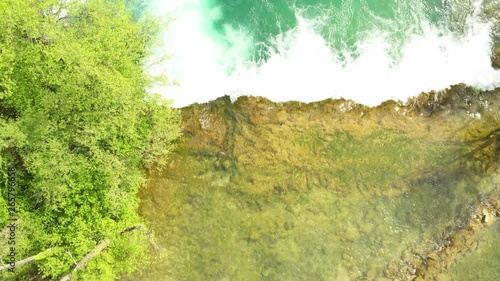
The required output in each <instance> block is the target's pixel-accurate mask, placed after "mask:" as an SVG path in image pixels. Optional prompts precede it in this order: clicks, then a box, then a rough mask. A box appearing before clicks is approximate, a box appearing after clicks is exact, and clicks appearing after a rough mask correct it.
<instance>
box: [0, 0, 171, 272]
mask: <svg viewBox="0 0 500 281" xmlns="http://www.w3.org/2000/svg"><path fill="white" fill-rule="evenodd" d="M0 11H1V13H2V17H0V168H1V174H0V176H1V179H2V185H3V187H2V188H1V189H0V190H1V197H0V224H1V225H2V227H3V226H8V225H10V224H11V223H12V222H13V220H14V219H15V221H14V222H15V224H16V227H15V231H10V230H9V228H8V227H5V228H3V229H2V230H1V231H0V258H1V259H2V261H3V263H4V264H5V265H8V263H9V261H10V257H9V255H10V256H12V255H13V254H12V249H11V248H12V247H14V248H15V260H16V261H19V260H22V259H24V258H27V257H30V256H34V255H37V256H36V258H35V260H34V261H33V262H30V263H28V264H25V265H18V266H16V267H15V273H13V272H11V271H8V270H3V271H1V272H0V279H1V280H19V279H16V278H21V280H22V279H23V278H24V277H26V276H31V275H38V276H42V277H43V279H46V280H59V279H61V278H62V277H63V276H65V275H67V274H69V273H70V272H72V270H73V269H74V268H75V266H76V265H77V263H78V261H80V260H82V258H84V257H85V256H86V255H88V254H89V252H91V251H92V250H93V249H95V248H96V247H97V246H98V245H101V244H100V243H103V241H109V243H108V244H109V245H108V244H106V245H105V246H106V247H105V248H102V249H101V251H100V252H99V253H96V254H97V255H96V256H95V257H93V258H92V259H90V260H88V262H87V263H86V264H85V265H84V266H82V267H81V268H79V270H78V271H75V272H74V273H73V274H72V279H73V280H115V279H117V278H119V277H120V276H121V275H122V274H124V273H127V272H130V271H132V270H134V269H135V268H136V267H137V266H138V265H140V264H141V263H143V262H144V261H145V257H146V255H145V251H146V245H147V241H146V240H147V237H146V234H145V232H144V231H126V230H127V229H129V230H130V229H133V228H134V226H137V225H140V224H141V220H140V218H139V216H138V214H137V207H138V198H137V192H138V189H139V187H140V185H141V183H142V182H143V181H144V170H145V169H148V168H150V167H153V166H161V165H162V164H163V162H162V160H164V159H165V156H166V155H167V154H168V153H169V152H170V151H171V150H172V149H173V148H174V141H175V139H176V138H177V137H178V136H179V135H180V116H179V113H178V112H177V111H176V110H175V109H172V108H170V103H169V101H167V100H164V99H163V98H161V97H160V96H158V95H153V94H149V93H148V92H147V91H146V90H145V89H147V88H148V87H150V86H151V85H152V83H153V82H154V77H151V76H150V75H148V74H147V72H146V69H145V66H144V60H145V59H146V58H148V57H149V56H150V55H151V52H152V51H151V50H152V49H153V47H154V46H155V44H156V43H157V41H156V38H157V36H156V35H157V34H158V31H159V29H160V26H161V25H160V23H159V21H158V20H156V19H153V18H145V19H141V20H135V19H134V17H133V15H132V12H131V11H130V10H129V9H128V8H127V6H126V4H125V2H124V1H111V0H108V1H107V0H86V1H59V0H24V1H17V0H0ZM8 187H11V188H10V189H9V188H8ZM12 198H14V199H12ZM9 207H15V210H14V209H9ZM12 232H14V238H15V239H11V240H14V242H15V245H12V244H9V243H8V241H9V239H8V238H9V237H11V236H12Z"/></svg>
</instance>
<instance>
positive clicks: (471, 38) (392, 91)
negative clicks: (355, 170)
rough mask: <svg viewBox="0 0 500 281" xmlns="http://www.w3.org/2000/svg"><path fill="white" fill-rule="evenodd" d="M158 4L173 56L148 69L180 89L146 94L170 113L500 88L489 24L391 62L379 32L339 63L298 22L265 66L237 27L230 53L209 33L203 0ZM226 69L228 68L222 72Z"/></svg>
mask: <svg viewBox="0 0 500 281" xmlns="http://www.w3.org/2000/svg"><path fill="white" fill-rule="evenodd" d="M181 2H182V3H179V2H175V3H168V2H160V0H158V1H157V3H156V4H155V5H153V9H152V11H154V12H156V13H158V14H159V15H167V14H168V15H170V16H171V17H174V18H175V20H174V21H173V22H172V23H171V24H170V26H169V29H168V31H167V32H166V33H165V34H164V37H163V39H164V46H163V48H164V50H165V51H166V52H168V53H170V54H173V55H174V56H173V58H171V59H169V60H167V61H165V62H164V63H162V64H161V65H158V66H157V67H155V68H153V73H164V74H165V75H166V76H167V77H168V78H169V79H171V80H175V81H176V82H177V83H178V86H173V85H171V86H163V87H156V88H154V89H152V91H156V92H159V93H161V94H162V95H163V96H165V97H168V98H171V99H173V100H174V105H175V106H176V107H182V106H186V105H189V104H191V103H195V102H198V103H200V102H207V101H210V100H213V99H215V98H218V97H220V96H223V95H230V96H231V97H232V98H236V97H237V96H240V95H254V96H264V97H267V98H269V99H271V100H273V101H288V100H297V101H303V102H311V101H318V100H322V99H326V98H340V97H343V98H347V99H352V100H354V101H356V102H358V103H362V104H365V105H378V104H380V103H381V102H383V101H385V100H388V99H399V100H405V99H406V98H408V97H410V96H414V95H418V94H419V93H421V92H423V91H430V90H441V89H444V88H447V87H449V86H450V85H453V84H457V83H466V84H468V85H472V86H476V87H479V88H482V89H490V88H493V87H498V86H500V72H499V71H495V70H494V69H493V68H492V67H491V62H490V50H491V40H490V36H489V30H490V25H489V24H485V23H481V22H480V21H479V20H478V19H477V18H471V19H470V20H469V26H470V28H469V31H468V32H467V34H466V35H465V36H462V37H461V38H456V37H454V36H452V34H451V32H449V33H445V34H444V35H442V34H443V32H442V31H441V30H437V28H433V27H431V26H429V25H428V26H426V27H424V32H423V34H422V35H412V37H411V38H409V41H408V43H407V44H406V45H405V46H404V48H403V50H401V54H402V57H401V60H400V61H399V63H397V64H394V63H393V60H392V59H391V58H390V56H389V55H388V54H387V48H388V47H389V46H388V43H387V40H386V36H384V33H383V32H382V31H379V32H377V31H374V32H373V33H372V35H371V36H370V37H369V38H365V39H364V40H363V41H362V42H359V43H358V44H359V45H358V49H359V51H360V55H359V56H358V57H356V58H351V59H348V60H347V61H344V62H341V61H340V60H339V59H338V58H337V56H336V54H335V53H332V50H331V49H330V47H329V46H328V44H327V42H325V40H324V39H323V38H322V37H321V36H320V35H318V34H317V33H316V32H315V31H314V28H313V27H312V24H311V23H310V22H308V21H307V20H305V19H303V18H301V17H300V16H298V19H299V23H298V26H297V27H296V28H294V29H292V30H290V31H288V32H286V33H283V34H280V35H279V36H277V37H276V38H275V39H274V41H275V42H273V43H274V45H275V46H276V47H277V51H275V52H274V53H272V54H271V56H270V57H269V58H268V59H267V60H266V61H265V62H263V63H261V64H257V63H251V62H249V60H248V56H249V50H250V49H251V46H250V44H251V42H253V40H251V38H250V37H249V35H248V33H247V32H245V30H243V29H234V28H232V27H229V26H226V27H225V28H226V34H229V35H230V36H229V37H230V38H226V40H228V41H230V42H231V43H232V44H231V46H232V47H231V48H228V47H227V45H225V44H223V43H222V42H223V40H221V38H219V37H218V36H217V35H216V32H215V31H213V30H211V29H210V28H209V27H208V26H210V22H211V21H212V20H215V19H217V18H218V17H219V16H220V10H219V9H217V8H208V7H207V6H205V5H204V4H203V2H202V1H198V0H184V1H181ZM228 68H232V69H234V70H233V71H232V72H231V74H228V71H227V70H228Z"/></svg>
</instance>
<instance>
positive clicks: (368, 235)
mask: <svg viewBox="0 0 500 281" xmlns="http://www.w3.org/2000/svg"><path fill="white" fill-rule="evenodd" d="M325 103H326V102H325ZM331 104H337V106H339V108H340V109H342V108H344V110H345V107H346V104H348V103H343V102H331ZM223 106H228V105H227V104H226V105H223ZM273 106H276V105H271V104H269V105H265V106H260V105H259V104H252V105H245V104H244V102H243V104H242V102H240V103H238V104H237V105H236V106H235V108H237V109H234V110H235V113H234V114H235V115H232V114H231V113H230V112H231V110H232V109H226V108H224V107H221V105H220V103H219V104H212V105H210V106H206V107H203V106H199V107H198V109H185V114H186V115H185V117H186V119H185V122H186V123H185V130H186V136H185V138H184V140H183V141H182V145H181V148H180V149H179V151H177V152H176V153H175V154H174V155H173V156H172V158H171V160H170V161H171V164H170V166H169V168H168V169H166V170H165V171H162V172H154V173H151V174H150V175H149V182H148V184H147V186H146V187H145V188H144V189H142V190H141V194H140V197H141V199H142V204H141V214H142V215H143V216H144V218H145V219H146V221H148V222H149V223H150V224H151V226H152V230H153V231H154V233H155V235H156V239H157V241H156V242H157V244H158V245H159V246H160V247H161V248H163V249H164V252H163V254H164V255H165V256H164V258H160V256H159V255H158V253H153V257H154V259H155V261H154V262H153V264H151V265H150V266H149V267H148V268H147V269H146V270H145V271H144V272H143V273H142V274H139V273H137V274H136V275H134V276H133V277H131V279H128V280H138V279H140V280H342V281H346V280H375V279H376V278H381V277H385V276H395V275H396V276H397V274H398V271H399V270H402V271H404V270H410V267H408V263H411V262H413V261H415V260H416V259H417V260H418V259H419V255H425V254H426V253H428V252H430V251H434V250H435V249H436V246H437V244H439V243H441V242H442V241H443V238H444V237H445V236H446V235H447V234H449V233H450V232H452V231H454V230H456V229H459V228H460V227H462V226H463V225H464V224H465V222H466V221H467V219H469V218H470V216H471V211H472V206H473V205H474V204H476V203H477V202H479V200H480V198H481V196H484V195H485V194H487V193H488V192H490V191H492V189H494V188H496V187H495V185H493V184H492V178H493V177H494V176H496V174H493V175H492V174H487V175H483V176H477V175H475V173H474V172H473V170H471V169H472V168H466V167H467V165H468V164H467V165H465V164H466V163H468V162H467V161H469V157H470V155H469V156H467V153H468V152H469V151H471V149H472V147H469V145H470V144H468V142H464V141H463V139H462V137H461V136H464V135H469V133H466V132H469V131H468V129H467V128H464V124H471V123H470V122H475V120H474V119H473V118H471V117H467V116H469V115H462V114H457V116H453V114H450V115H447V114H445V116H444V117H435V118H424V117H404V116H403V115H397V113H396V111H395V110H394V109H393V108H391V107H389V109H387V110H385V109H379V110H376V109H374V110H373V111H372V112H371V113H370V114H367V115H366V116H365V117H361V116H362V115H361V116H360V114H359V112H357V111H356V110H352V111H347V112H344V113H338V114H334V113H332V112H330V113H328V110H327V109H328V108H330V107H329V106H328V105H322V106H323V107H322V106H320V105H317V107H316V106H314V105H311V106H304V107H306V108H307V110H305V109H304V108H300V107H298V108H295V107H294V106H293V105H289V106H290V108H294V110H290V111H289V112H288V113H287V114H285V115H281V116H284V117H285V119H283V120H282V121H280V122H278V121H277V120H278V119H279V118H278V117H277V116H280V115H279V112H282V111H280V110H279V109H277V108H273ZM256 108H260V109H256ZM254 111H255V112H254ZM265 112H267V113H265ZM269 112H271V113H269ZM273 112H274V113H273ZM282 113H283V112H282ZM319 113H320V115H319V116H317V114H319ZM254 114H255V115H254ZM266 114H270V115H266ZM272 114H277V115H272ZM263 115H264V116H268V117H262V116H263ZM187 116H190V117H187ZM259 116H260V117H259ZM272 116H274V117H272ZM314 116H316V117H314ZM326 116H329V117H326ZM398 116H399V117H398ZM312 117H313V118H312ZM261 118H262V119H261ZM267 118H269V119H267ZM224 120H225V121H224ZM221 122H222V123H221ZM224 122H228V123H224ZM232 122H234V123H232ZM477 122H482V121H477ZM224 124H225V125H224ZM230 124H232V125H230ZM492 125H493V124H492V123H487V124H486V125H485V126H486V127H484V128H483V129H480V130H489V129H488V126H492ZM228 128H234V131H233V133H227V134H226V131H225V130H229V129H228ZM478 128H479V127H478ZM478 128H476V129H474V128H471V130H470V132H478V131H477V129H478ZM464 130H465V131H464ZM219 134H221V135H222V136H225V137H218V136H220V135H219ZM482 134H483V133H481V135H482ZM473 145H477V146H479V145H480V143H474V144H473ZM498 277H499V278H500V276H498Z"/></svg>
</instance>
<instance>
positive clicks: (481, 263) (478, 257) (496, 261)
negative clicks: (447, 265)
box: [448, 220, 500, 281]
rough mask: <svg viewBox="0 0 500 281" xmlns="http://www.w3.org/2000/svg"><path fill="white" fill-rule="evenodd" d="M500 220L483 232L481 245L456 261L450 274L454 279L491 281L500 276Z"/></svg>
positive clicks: (480, 240) (480, 238)
mask: <svg viewBox="0 0 500 281" xmlns="http://www.w3.org/2000/svg"><path fill="white" fill-rule="evenodd" d="M499 245H500V220H498V221H497V222H496V223H495V224H494V225H493V226H490V227H489V228H487V229H486V230H484V231H483V233H481V236H480V237H479V247H478V250H477V251H476V252H474V253H470V254H468V255H467V256H466V257H465V258H463V259H462V260H460V261H458V262H456V263H455V264H454V265H453V266H452V267H451V269H450V270H449V272H448V274H449V275H450V276H451V277H452V278H453V280H463V281H474V280H477V281H490V280H498V278H499V276H500V247H499Z"/></svg>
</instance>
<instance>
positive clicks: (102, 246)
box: [61, 239, 111, 281]
mask: <svg viewBox="0 0 500 281" xmlns="http://www.w3.org/2000/svg"><path fill="white" fill-rule="evenodd" d="M110 242H111V241H110V240H109V239H105V240H103V241H101V243H99V245H97V246H96V247H95V248H94V249H93V250H92V251H90V252H89V253H88V254H86V255H85V257H83V259H82V260H81V261H80V262H78V264H77V265H76V266H75V268H74V269H73V271H71V272H70V273H68V274H67V275H66V276H64V277H63V278H62V279H61V281H68V280H69V279H71V277H73V273H75V272H76V271H78V270H79V269H80V268H82V267H83V266H84V265H85V264H86V263H87V262H88V261H89V260H90V259H92V258H93V257H94V256H95V255H97V254H99V253H100V252H101V251H102V250H104V249H106V247H108V245H109V243H110Z"/></svg>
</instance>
